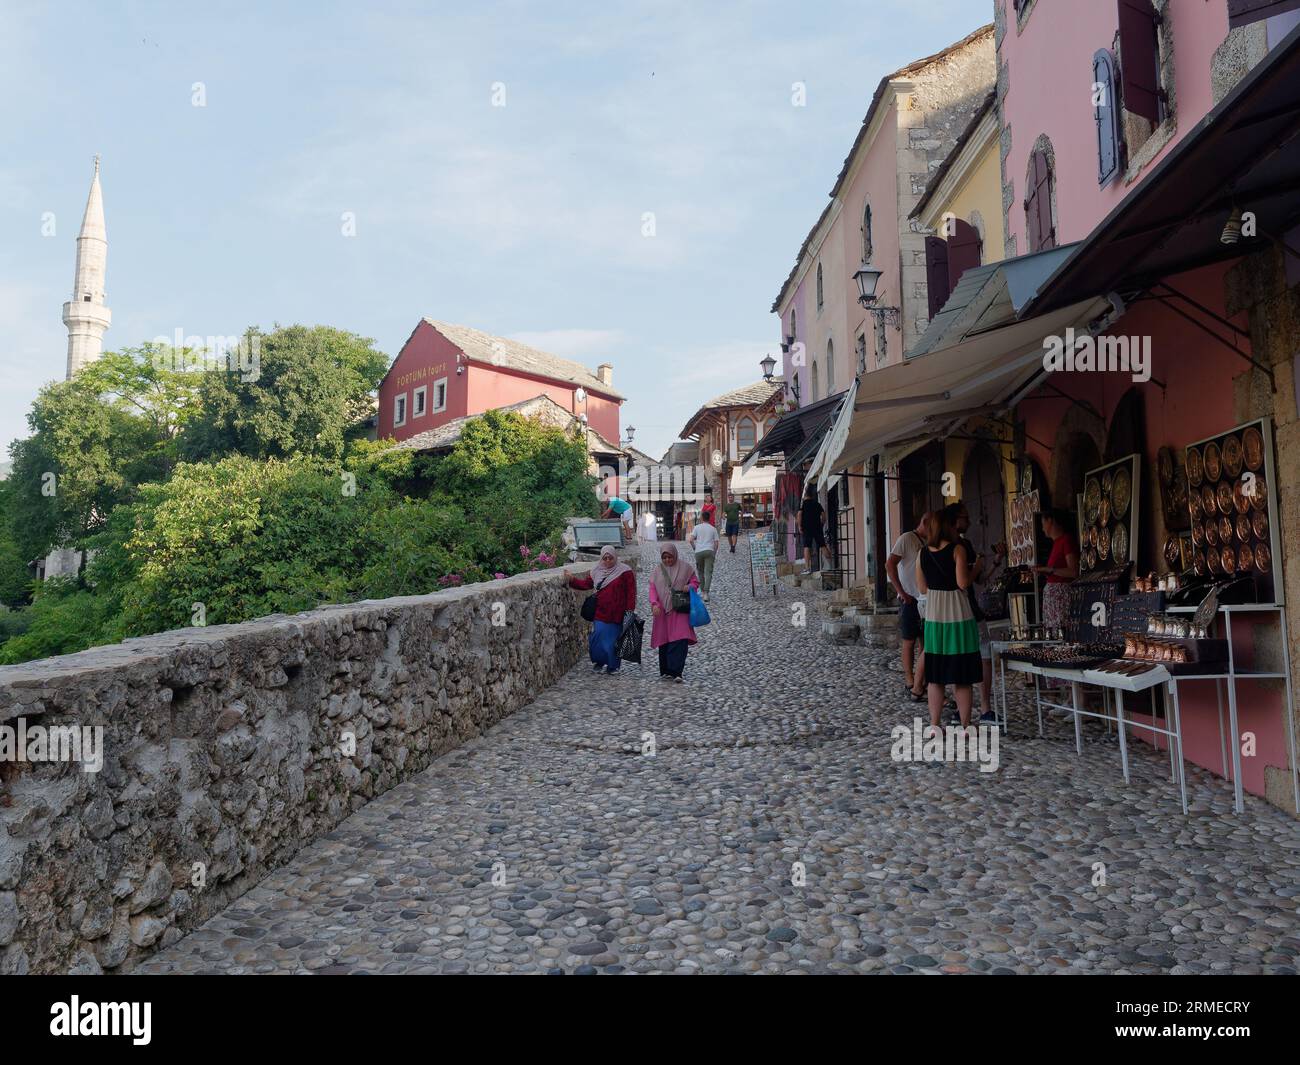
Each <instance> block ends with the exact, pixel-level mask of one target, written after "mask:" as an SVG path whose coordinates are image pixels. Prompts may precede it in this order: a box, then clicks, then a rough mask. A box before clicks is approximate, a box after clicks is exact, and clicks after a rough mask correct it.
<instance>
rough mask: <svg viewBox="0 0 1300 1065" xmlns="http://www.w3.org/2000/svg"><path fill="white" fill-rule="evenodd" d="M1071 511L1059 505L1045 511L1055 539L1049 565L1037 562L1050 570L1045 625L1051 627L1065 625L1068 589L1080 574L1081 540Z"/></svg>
mask: <svg viewBox="0 0 1300 1065" xmlns="http://www.w3.org/2000/svg"><path fill="white" fill-rule="evenodd" d="M1069 522H1070V515H1069V514H1068V513H1067V512H1066V511H1064V510H1060V509H1057V508H1053V509H1052V510H1047V511H1044V512H1043V535H1045V536H1047V537H1048V538H1049V539H1050V540H1051V541H1052V551H1051V554H1049V555H1048V556H1047V565H1046V566H1035V567H1034V571H1035V572H1037V573H1045V574H1047V582H1046V584H1045V585H1044V586H1043V625H1044V626H1046V628H1047V629H1048V630H1049V632H1050V630H1052V629H1063V628H1065V626H1066V624H1067V622H1068V620H1069V618H1068V614H1069V610H1068V606H1069V602H1070V597H1069V594H1068V593H1067V591H1066V589H1067V588H1068V586H1069V584H1070V582H1071V581H1072V580H1074V579H1075V578H1076V577H1077V576H1079V543H1078V541H1077V540H1075V538H1074V537H1073V535H1071V533H1070V528H1069Z"/></svg>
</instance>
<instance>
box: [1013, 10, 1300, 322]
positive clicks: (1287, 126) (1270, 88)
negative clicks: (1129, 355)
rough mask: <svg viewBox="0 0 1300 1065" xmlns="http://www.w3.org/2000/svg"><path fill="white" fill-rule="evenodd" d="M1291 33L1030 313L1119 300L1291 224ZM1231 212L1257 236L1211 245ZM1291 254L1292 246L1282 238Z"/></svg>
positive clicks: (1095, 236)
mask: <svg viewBox="0 0 1300 1065" xmlns="http://www.w3.org/2000/svg"><path fill="white" fill-rule="evenodd" d="M1297 86H1300V27H1297V28H1296V29H1294V30H1292V31H1291V32H1290V33H1289V34H1287V35H1286V37H1284V38H1283V39H1282V40H1281V41H1279V42H1278V44H1277V45H1276V46H1275V47H1274V48H1273V49H1272V51H1270V52H1269V53H1268V55H1266V56H1265V57H1264V58H1263V59H1262V60H1261V61H1260V62H1259V63H1258V64H1257V65H1256V66H1255V68H1254V69H1253V70H1251V71H1250V72H1249V73H1248V74H1247V75H1246V76H1245V77H1244V78H1242V80H1241V81H1240V82H1238V83H1237V85H1236V86H1235V87H1234V88H1233V90H1232V91H1231V92H1230V93H1229V94H1228V95H1227V96H1225V97H1224V98H1223V100H1222V101H1221V102H1220V103H1219V105H1218V106H1217V107H1215V108H1214V109H1213V110H1212V111H1210V112H1209V113H1208V114H1207V115H1206V116H1205V117H1204V118H1202V119H1201V120H1200V122H1198V123H1197V124H1196V125H1195V126H1194V127H1192V129H1191V130H1190V131H1189V132H1188V133H1187V135H1186V136H1185V137H1183V139H1182V140H1181V141H1179V142H1178V144H1176V145H1175V146H1174V147H1173V148H1172V149H1171V150H1170V152H1169V154H1168V155H1166V156H1165V157H1164V158H1163V159H1162V160H1161V161H1160V162H1159V163H1158V164H1157V165H1156V166H1155V167H1154V168H1153V169H1152V171H1151V173H1150V174H1149V175H1147V177H1146V178H1144V179H1143V180H1142V181H1141V182H1140V183H1139V184H1138V185H1137V187H1136V188H1135V189H1133V191H1132V192H1130V193H1129V194H1128V195H1127V196H1126V197H1125V198H1124V199H1123V200H1122V201H1121V202H1120V203H1119V205H1118V206H1116V207H1115V209H1114V210H1113V211H1111V212H1110V214H1108V215H1107V216H1106V218H1105V219H1104V220H1103V221H1102V222H1101V224H1100V225H1098V226H1097V228H1096V229H1095V230H1094V231H1093V233H1092V235H1091V236H1089V237H1088V239H1087V240H1085V241H1083V242H1082V243H1081V244H1080V245H1079V246H1078V247H1077V248H1076V250H1075V252H1074V254H1073V255H1071V256H1070V257H1069V259H1067V260H1066V261H1065V262H1064V263H1063V264H1061V266H1060V267H1059V268H1058V269H1057V270H1056V271H1055V272H1054V273H1053V275H1052V276H1051V277H1050V278H1049V279H1048V280H1047V281H1046V282H1044V284H1043V285H1042V287H1041V291H1040V293H1039V295H1038V296H1037V297H1035V299H1034V300H1033V301H1032V302H1031V304H1030V310H1031V311H1041V310H1049V309H1055V308H1058V307H1062V306H1064V305H1066V304H1068V303H1073V302H1075V301H1077V300H1079V299H1081V298H1083V297H1085V296H1088V295H1092V294H1094V293H1097V292H1112V291H1117V292H1119V293H1120V294H1121V295H1126V296H1127V295H1128V294H1131V293H1133V292H1137V291H1141V290H1142V289H1144V288H1146V287H1147V286H1148V285H1150V284H1152V283H1154V282H1156V281H1159V280H1161V279H1162V278H1165V277H1172V276H1173V275H1175V274H1180V273H1183V272H1185V271H1187V270H1192V269H1195V268H1196V267H1200V266H1206V265H1208V264H1209V263H1212V262H1218V261H1222V260H1225V259H1235V258H1238V257H1240V256H1242V255H1247V254H1249V253H1250V252H1252V251H1255V250H1257V249H1259V248H1263V247H1267V246H1268V237H1269V236H1272V237H1282V236H1284V235H1285V234H1286V233H1287V232H1288V231H1289V230H1291V229H1292V228H1293V227H1294V226H1296V225H1297V224H1298V223H1300V195H1297V189H1300V91H1297ZM1234 207H1238V208H1240V209H1241V210H1242V211H1250V212H1252V213H1253V214H1254V216H1255V220H1256V224H1257V227H1258V232H1259V236H1257V237H1255V238H1249V237H1244V236H1243V237H1242V239H1241V240H1240V241H1239V242H1237V243H1235V244H1223V243H1221V242H1220V240H1219V236H1220V234H1221V233H1222V232H1223V227H1224V223H1225V222H1227V220H1228V215H1229V213H1230V212H1231V211H1232V210H1233V208H1234ZM1288 243H1289V244H1291V246H1292V247H1293V248H1294V247H1296V241H1295V240H1294V239H1292V240H1289V241H1288Z"/></svg>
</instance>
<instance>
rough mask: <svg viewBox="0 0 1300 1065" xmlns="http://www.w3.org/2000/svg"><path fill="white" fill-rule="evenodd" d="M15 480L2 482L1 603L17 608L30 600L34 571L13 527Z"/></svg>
mask: <svg viewBox="0 0 1300 1065" xmlns="http://www.w3.org/2000/svg"><path fill="white" fill-rule="evenodd" d="M13 493H14V486H13V482H12V481H0V605H3V606H8V607H16V606H19V605H21V604H22V603H25V602H27V598H28V594H29V590H30V587H31V579H32V578H31V574H29V573H28V572H27V560H26V559H25V558H24V557H23V553H22V551H21V549H20V548H19V546H18V540H17V539H16V537H15V535H14V528H13V516H14V512H13Z"/></svg>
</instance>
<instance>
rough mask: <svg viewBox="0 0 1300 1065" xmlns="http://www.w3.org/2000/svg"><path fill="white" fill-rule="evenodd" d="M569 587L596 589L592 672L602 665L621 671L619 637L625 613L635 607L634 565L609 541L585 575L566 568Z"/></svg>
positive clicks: (590, 649) (610, 671) (609, 670)
mask: <svg viewBox="0 0 1300 1065" xmlns="http://www.w3.org/2000/svg"><path fill="white" fill-rule="evenodd" d="M564 575H565V576H566V577H568V578H569V587H570V588H580V589H584V590H585V589H590V588H595V589H596V620H595V623H594V624H593V625H592V627H591V638H590V639H589V640H588V641H587V651H588V653H589V654H590V655H591V661H592V672H594V673H599V672H600V671H601V670H602V669H603V670H604V671H605V672H606V673H607V674H614V673H617V672H618V667H619V666H621V665H622V664H623V662H622V659H620V658H619V657H618V646H617V645H618V637H619V634H620V633H621V632H622V631H623V615H624V614H625V613H626V612H627V611H629V610H635V609H636V574H635V573H633V572H632V567H630V566H628V565H627V564H625V563H623V562H620V561H619V560H618V555H617V554H616V553H615V551H614V548H613V547H611V546H610V545H609V544H606V545H605V546H604V547H603V548H601V551H600V561H599V562H598V563H597V564H596V565H595V566H593V567H592V568H591V572H590V573H589V574H588V575H587V576H585V577H575V576H573V574H571V573H570V572H569V571H568V570H567V569H566V570H565V571H564Z"/></svg>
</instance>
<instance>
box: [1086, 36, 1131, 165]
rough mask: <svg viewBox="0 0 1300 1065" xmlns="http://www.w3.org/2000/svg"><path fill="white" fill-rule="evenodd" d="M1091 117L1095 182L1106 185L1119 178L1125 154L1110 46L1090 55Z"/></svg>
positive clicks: (1113, 58) (1113, 59)
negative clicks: (1095, 143) (1092, 123)
mask: <svg viewBox="0 0 1300 1065" xmlns="http://www.w3.org/2000/svg"><path fill="white" fill-rule="evenodd" d="M1092 117H1093V121H1094V122H1096V124H1097V184H1098V185H1100V186H1101V187H1102V188H1105V187H1106V186H1107V185H1109V184H1110V183H1111V182H1112V181H1114V180H1115V179H1116V178H1117V177H1119V172H1120V168H1121V167H1122V166H1123V155H1124V141H1123V138H1122V136H1121V135H1120V127H1119V106H1118V103H1117V101H1116V99H1115V57H1114V56H1113V55H1111V54H1110V49H1109V48H1103V49H1101V51H1099V52H1097V53H1096V54H1095V55H1094V56H1093V57H1092Z"/></svg>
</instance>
